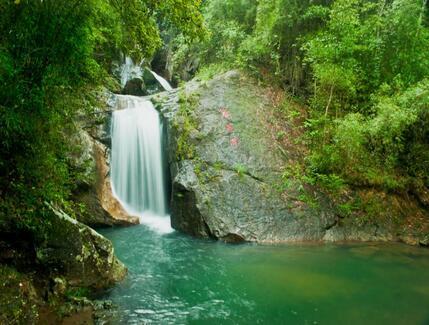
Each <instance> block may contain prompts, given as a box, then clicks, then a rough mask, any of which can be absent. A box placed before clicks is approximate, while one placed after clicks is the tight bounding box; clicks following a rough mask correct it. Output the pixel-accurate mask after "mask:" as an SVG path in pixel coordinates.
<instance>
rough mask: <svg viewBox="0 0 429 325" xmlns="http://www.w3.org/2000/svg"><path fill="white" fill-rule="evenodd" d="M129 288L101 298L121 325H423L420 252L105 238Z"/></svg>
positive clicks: (427, 271) (423, 258) (427, 277)
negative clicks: (113, 309)
mask: <svg viewBox="0 0 429 325" xmlns="http://www.w3.org/2000/svg"><path fill="white" fill-rule="evenodd" d="M101 233H103V235H105V236H106V237H108V238H109V239H111V240H112V241H113V244H114V246H115V249H116V253H117V255H118V256H119V258H120V259H121V260H122V261H123V262H124V263H125V264H126V265H127V267H128V269H129V275H128V278H127V279H126V280H125V281H124V282H123V283H122V284H120V285H118V286H116V287H115V288H113V289H112V290H111V291H109V292H108V294H107V297H105V298H107V299H110V300H112V301H113V302H114V303H115V304H117V305H118V306H119V313H120V322H121V323H128V324H145V323H147V324H407V325H408V324H429V249H424V248H415V247H409V246H405V245H399V244H397V245H393V244H391V245H381V244H347V245H310V244H308V245H278V246H264V245H253V244H245V245H238V246H231V245H226V244H222V243H219V242H212V241H204V240H196V239H192V238H189V237H187V236H184V235H181V234H178V233H172V234H167V235H160V234H157V233H156V232H153V231H151V230H149V229H148V228H146V227H145V226H143V225H142V226H137V227H131V228H123V229H106V230H102V231H101Z"/></svg>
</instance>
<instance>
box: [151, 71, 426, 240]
mask: <svg viewBox="0 0 429 325" xmlns="http://www.w3.org/2000/svg"><path fill="white" fill-rule="evenodd" d="M153 100H154V102H155V103H156V104H157V106H158V108H159V109H160V111H161V113H162V115H163V116H164V120H165V123H166V125H167V130H168V132H167V133H168V151H169V162H170V170H171V176H172V197H171V210H172V211H171V219H172V225H173V227H174V228H175V229H177V230H180V231H183V232H185V233H188V234H191V235H194V236H198V237H211V238H216V239H221V240H224V241H227V242H240V241H257V242H282V241H322V240H323V241H342V240H364V241H366V240H382V241H392V240H401V241H405V242H408V243H410V244H419V243H420V244H427V243H428V240H429V231H428V229H429V217H428V213H427V210H424V209H420V208H419V206H418V203H416V202H415V201H413V200H411V201H410V200H408V201H407V200H404V199H402V198H398V197H396V196H394V195H392V196H388V197H389V199H388V200H386V196H384V197H385V198H384V199H382V195H381V194H380V193H375V194H373V198H374V199H375V200H384V203H385V205H386V207H385V208H382V209H381V211H386V213H385V215H382V216H381V215H380V216H377V217H376V218H375V221H374V220H373V221H371V222H365V216H357V215H350V216H348V217H345V216H344V215H341V214H339V213H338V209H337V206H336V204H337V203H335V202H333V201H332V200H330V199H329V198H328V197H327V196H326V195H324V194H323V193H321V192H318V191H316V190H314V193H313V201H314V200H316V202H309V201H308V200H305V198H303V197H302V195H300V194H299V193H297V192H296V190H294V191H292V190H285V189H284V188H282V184H281V183H282V182H284V177H285V176H284V171H285V167H286V166H288V164H289V162H290V160H291V159H292V158H293V157H294V156H296V155H297V152H296V151H297V150H300V148H299V147H298V146H289V147H287V146H286V147H285V146H283V145H282V143H281V141H278V139H277V138H276V137H275V136H273V132H272V131H273V130H272V129H271V126H270V123H271V122H272V121H270V119H272V118H273V116H274V115H273V110H275V105H274V104H273V100H272V92H271V91H270V89H269V88H268V87H261V86H259V85H257V83H256V82H255V81H253V80H252V79H251V78H249V77H246V76H245V75H243V74H241V73H239V72H236V71H231V72H228V73H226V74H224V75H221V76H217V77H215V78H214V79H212V80H209V81H197V80H194V81H191V82H189V83H188V84H186V85H185V86H184V87H183V88H181V89H179V90H177V91H174V92H171V93H169V94H162V95H158V96H156V97H154V99H153ZM291 133H292V131H291ZM285 136H286V137H287V136H291V134H285ZM364 192H365V193H362V195H367V194H368V191H364ZM380 195H381V196H380ZM314 198H315V199H314ZM392 200H393V201H395V200H396V201H397V202H396V204H393V205H392V204H388V203H387V202H390V201H392ZM313 203H314V204H313ZM416 220H418V221H416ZM411 222H412V223H413V226H412V227H409V226H408V225H409V224H410V223H411Z"/></svg>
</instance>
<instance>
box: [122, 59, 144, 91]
mask: <svg viewBox="0 0 429 325" xmlns="http://www.w3.org/2000/svg"><path fill="white" fill-rule="evenodd" d="M120 75H121V86H122V87H124V86H125V85H126V84H127V81H128V80H131V79H134V78H140V79H141V78H142V70H141V64H135V63H134V62H133V60H132V59H131V58H130V57H129V56H127V57H125V62H124V63H123V64H122V67H121V71H120Z"/></svg>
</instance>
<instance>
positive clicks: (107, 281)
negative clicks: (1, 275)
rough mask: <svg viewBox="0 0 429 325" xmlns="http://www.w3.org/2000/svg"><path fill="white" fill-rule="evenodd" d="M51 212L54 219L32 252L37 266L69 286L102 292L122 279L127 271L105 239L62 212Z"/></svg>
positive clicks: (53, 209)
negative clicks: (64, 280) (44, 236)
mask: <svg viewBox="0 0 429 325" xmlns="http://www.w3.org/2000/svg"><path fill="white" fill-rule="evenodd" d="M51 209H52V211H53V212H54V214H55V217H53V218H51V220H50V223H49V225H48V226H47V231H46V239H45V241H44V243H43V245H40V246H39V247H37V250H36V254H37V260H38V261H39V263H40V264H42V265H43V266H44V267H48V268H49V269H50V270H51V272H52V273H55V274H57V275H61V276H64V277H65V278H66V279H67V282H68V284H69V285H70V286H72V287H84V288H92V289H103V288H108V287H110V286H112V285H113V284H115V283H116V282H118V281H120V280H122V279H123V278H124V277H125V275H126V273H127V269H126V268H125V266H124V265H123V264H122V263H121V262H120V261H119V260H118V259H117V258H116V256H115V254H114V249H113V246H112V243H111V242H110V241H109V240H107V239H106V238H104V237H103V236H102V235H100V234H99V233H97V232H96V231H95V230H93V229H91V228H90V227H88V226H86V225H84V224H82V223H80V222H79V221H77V220H75V219H72V218H71V217H69V216H68V215H67V214H65V213H64V212H63V211H61V210H58V209H55V208H53V207H51Z"/></svg>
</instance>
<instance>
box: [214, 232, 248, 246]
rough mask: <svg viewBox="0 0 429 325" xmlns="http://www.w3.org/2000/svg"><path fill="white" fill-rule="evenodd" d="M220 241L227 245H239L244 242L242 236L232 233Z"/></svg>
mask: <svg viewBox="0 0 429 325" xmlns="http://www.w3.org/2000/svg"><path fill="white" fill-rule="evenodd" d="M220 239H221V240H222V241H224V242H226V243H228V244H241V243H245V242H246V239H244V237H243V236H241V235H239V234H234V233H230V234H227V235H226V236H223V237H221V238H220Z"/></svg>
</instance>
